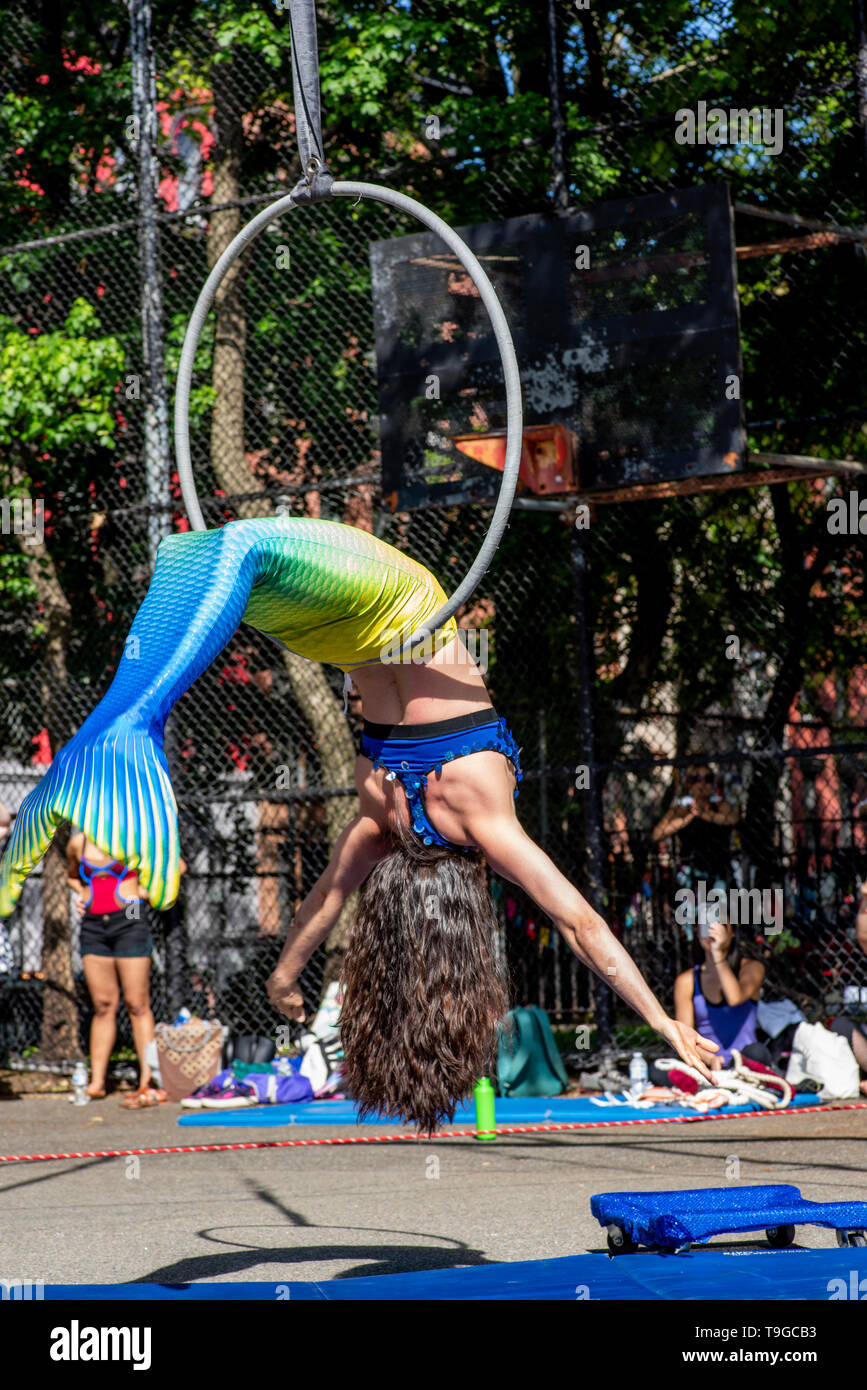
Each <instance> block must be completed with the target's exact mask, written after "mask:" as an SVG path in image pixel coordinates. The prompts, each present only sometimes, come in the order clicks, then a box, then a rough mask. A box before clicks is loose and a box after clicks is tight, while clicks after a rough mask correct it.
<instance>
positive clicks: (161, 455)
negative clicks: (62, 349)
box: [129, 0, 169, 565]
mask: <svg viewBox="0 0 867 1390" xmlns="http://www.w3.org/2000/svg"><path fill="white" fill-rule="evenodd" d="M129 18H130V52H131V55H132V99H133V131H134V136H133V138H134V143H135V149H136V155H137V162H138V169H137V191H138V205H139V227H138V240H139V257H140V264H139V284H140V296H141V336H142V354H143V358H144V361H143V367H144V371H143V373H142V375H143V377H144V382H145V391H144V410H145V421H144V454H145V486H146V490H147V500H148V504H149V505H148V520H147V532H148V552H149V557H150V563H151V565H153V564H154V563H155V562H156V553H157V546H158V545H159V543H160V541H161V540H162V538H163V536H164V535H165V534H166V533H167V531H168V529H169V528H168V524H167V520H168V514H167V511H166V507H167V503H168V500H169V405H168V390H167V386H166V367H165V353H164V340H163V294H162V263H161V260H160V235H159V224H158V222H157V206H156V203H157V196H158V185H159V168H158V165H157V158H156V144H157V111H156V77H155V74H154V64H153V53H152V49H151V8H150V4H149V0H129Z"/></svg>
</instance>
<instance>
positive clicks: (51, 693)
mask: <svg viewBox="0 0 867 1390" xmlns="http://www.w3.org/2000/svg"><path fill="white" fill-rule="evenodd" d="M12 480H13V482H14V483H15V485H16V486H17V487H22V488H27V487H28V483H27V479H26V477H25V475H24V473H23V471H22V470H21V469H20V468H19V467H18V466H16V465H13V467H12ZM34 505H35V504H34ZM33 540H35V538H34V537H33V536H28V537H26V538H25V537H24V536H23V535H22V536H20V537H19V541H20V543H21V550H22V553H23V554H24V555H26V557H27V570H28V574H29V577H30V581H31V583H32V584H33V587H34V588H35V590H36V594H37V601H38V604H39V607H40V608H41V610H42V616H43V621H44V622H45V626H46V629H47V642H46V646H45V660H44V663H43V667H42V674H41V678H40V682H39V694H40V704H41V711H40V713H41V717H42V722H43V724H44V727H45V728H46V729H47V730H48V736H49V740H50V743H51V749H52V752H56V751H57V749H58V748H59V747H60V746H61V744H63V743H65V742H66V739H67V737H68V736H69V733H70V732H71V730H70V729H69V727H68V725H69V714H68V700H67V698H66V690H67V682H68V677H67V670H66V645H67V641H68V637H69V619H70V611H69V601H68V599H67V597H66V594H65V593H64V592H63V588H62V586H61V584H60V580H59V579H58V577H57V570H56V568H55V565H54V561H53V560H52V558H51V556H50V554H49V552H48V550H47V548H46V546H45V542H44V541H39V542H38V543H35V544H31V543H30V542H31V541H33ZM67 836H68V830H67V828H66V827H65V826H61V828H60V829H59V830H58V833H57V835H56V836H55V841H54V844H53V845H52V847H51V849H50V850H49V851H48V854H47V855H46V857H45V861H44V865H43V870H42V924H43V925H42V969H43V971H44V972H45V980H46V986H45V1002H44V1007H43V1011H42V1039H41V1044H40V1051H41V1053H42V1055H43V1057H45V1058H46V1059H47V1060H53V1061H65V1060H67V1059H69V1058H77V1057H79V1056H80V1055H81V1045H80V1042H79V1038H78V1011H77V1009H76V1007H75V992H74V986H73V978H72V931H71V926H70V917H69V913H70V909H69V888H68V887H67V883H66V848H65V847H66V839H67ZM58 846H62V847H63V848H62V850H61V849H60V848H59V847H58Z"/></svg>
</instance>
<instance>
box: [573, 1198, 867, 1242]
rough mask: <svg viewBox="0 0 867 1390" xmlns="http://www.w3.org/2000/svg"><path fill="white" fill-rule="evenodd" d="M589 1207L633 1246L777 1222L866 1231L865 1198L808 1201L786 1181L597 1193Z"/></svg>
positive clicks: (699, 1237) (698, 1239) (754, 1228)
mask: <svg viewBox="0 0 867 1390" xmlns="http://www.w3.org/2000/svg"><path fill="white" fill-rule="evenodd" d="M590 1210H591V1212H592V1213H593V1215H594V1216H595V1217H596V1220H597V1221H598V1222H599V1224H600V1225H601V1226H612V1225H613V1226H616V1227H618V1229H619V1230H620V1231H622V1232H623V1233H624V1234H625V1235H626V1236H627V1237H628V1238H629V1239H630V1240H631V1241H634V1242H635V1244H636V1245H660V1246H663V1247H665V1248H670V1249H677V1248H678V1247H679V1246H682V1245H685V1244H689V1243H692V1242H701V1241H705V1240H709V1239H710V1238H711V1236H720V1235H728V1234H734V1233H735V1232H744V1231H764V1230H769V1229H771V1228H772V1227H777V1228H779V1227H780V1226H799V1225H811V1226H829V1227H831V1228H832V1229H833V1230H867V1202H810V1201H808V1200H807V1199H806V1198H805V1197H802V1196H801V1193H800V1190H799V1189H798V1188H797V1187H792V1186H791V1185H789V1184H785V1183H782V1184H776V1185H757V1186H750V1187H698V1188H687V1189H685V1190H683V1191H677V1192H600V1193H597V1194H596V1196H594V1197H591V1198H590Z"/></svg>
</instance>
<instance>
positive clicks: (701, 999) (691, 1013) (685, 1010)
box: [674, 920, 765, 1069]
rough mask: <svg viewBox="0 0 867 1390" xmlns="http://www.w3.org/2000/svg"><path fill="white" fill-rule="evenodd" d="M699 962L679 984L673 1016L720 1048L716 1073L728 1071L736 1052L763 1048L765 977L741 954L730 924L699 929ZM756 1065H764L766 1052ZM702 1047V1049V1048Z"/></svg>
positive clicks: (712, 1058) (714, 1057) (714, 1058)
mask: <svg viewBox="0 0 867 1390" xmlns="http://www.w3.org/2000/svg"><path fill="white" fill-rule="evenodd" d="M697 947H698V949H697V955H698V956H699V957H700V959H699V961H698V962H697V963H696V964H695V966H693V967H692V968H691V969H689V970H684V971H682V972H681V974H680V975H678V977H677V979H676V980H675V982H674V1016H675V1018H676V1019H677V1021H678V1023H684V1024H686V1025H687V1026H688V1027H689V1028H695V1029H696V1031H697V1032H698V1033H700V1034H701V1036H702V1037H703V1038H707V1039H709V1040H710V1041H711V1042H714V1043H716V1044H717V1046H718V1049H719V1050H718V1051H716V1052H714V1053H713V1054H708V1057H707V1062H708V1065H709V1066H710V1067H711V1068H712V1069H717V1068H719V1067H727V1066H728V1065H729V1063H730V1062H731V1059H732V1051H733V1049H735V1048H736V1049H737V1051H738V1052H740V1053H745V1054H746V1055H747V1056H750V1055H751V1049H752V1048H753V1047H755V1046H756V1044H757V1043H758V1035H757V1030H758V1009H759V1006H758V1001H759V995H760V993H761V989H762V983H763V981H764V978H765V967H764V965H763V964H762V963H761V961H758V960H753V959H751V958H750V957H749V956H746V955H744V954H743V953H742V951H741V947H740V943H739V941H738V939H737V933H736V932H735V929H734V928H733V927H732V925H731V923H730V922H725V921H722V920H717V921H709V922H705V923H701V924H700V925H699V936H698V942H697ZM758 1046H759V1048H760V1049H761V1053H760V1055H759V1057H758V1058H757V1060H759V1061H765V1056H764V1049H762V1048H761V1044H758ZM699 1047H701V1044H699Z"/></svg>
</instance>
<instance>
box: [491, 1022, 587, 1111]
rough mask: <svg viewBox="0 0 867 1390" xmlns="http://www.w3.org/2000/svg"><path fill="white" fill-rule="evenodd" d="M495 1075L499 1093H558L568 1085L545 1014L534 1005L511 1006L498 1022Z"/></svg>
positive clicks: (522, 1094)
mask: <svg viewBox="0 0 867 1390" xmlns="http://www.w3.org/2000/svg"><path fill="white" fill-rule="evenodd" d="M497 1077H498V1081H499V1092H500V1095H501V1096H558V1095H559V1094H560V1092H561V1091H563V1090H565V1088H566V1086H567V1085H568V1084H569V1078H568V1076H567V1075H566V1069H565V1067H564V1066H563V1062H562V1060H561V1058H560V1053H559V1052H558V1050H557V1044H556V1043H555V1041H554V1034H553V1033H552V1032H551V1025H550V1023H549V1022H548V1015H547V1014H546V1013H545V1012H544V1010H543V1009H540V1008H539V1007H538V1006H537V1005H535V1004H531V1005H530V1006H529V1008H526V1009H513V1010H512V1011H511V1012H510V1013H508V1014H507V1015H506V1017H505V1019H504V1020H503V1023H502V1024H501V1025H500V1030H499V1043H498V1048H497Z"/></svg>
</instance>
